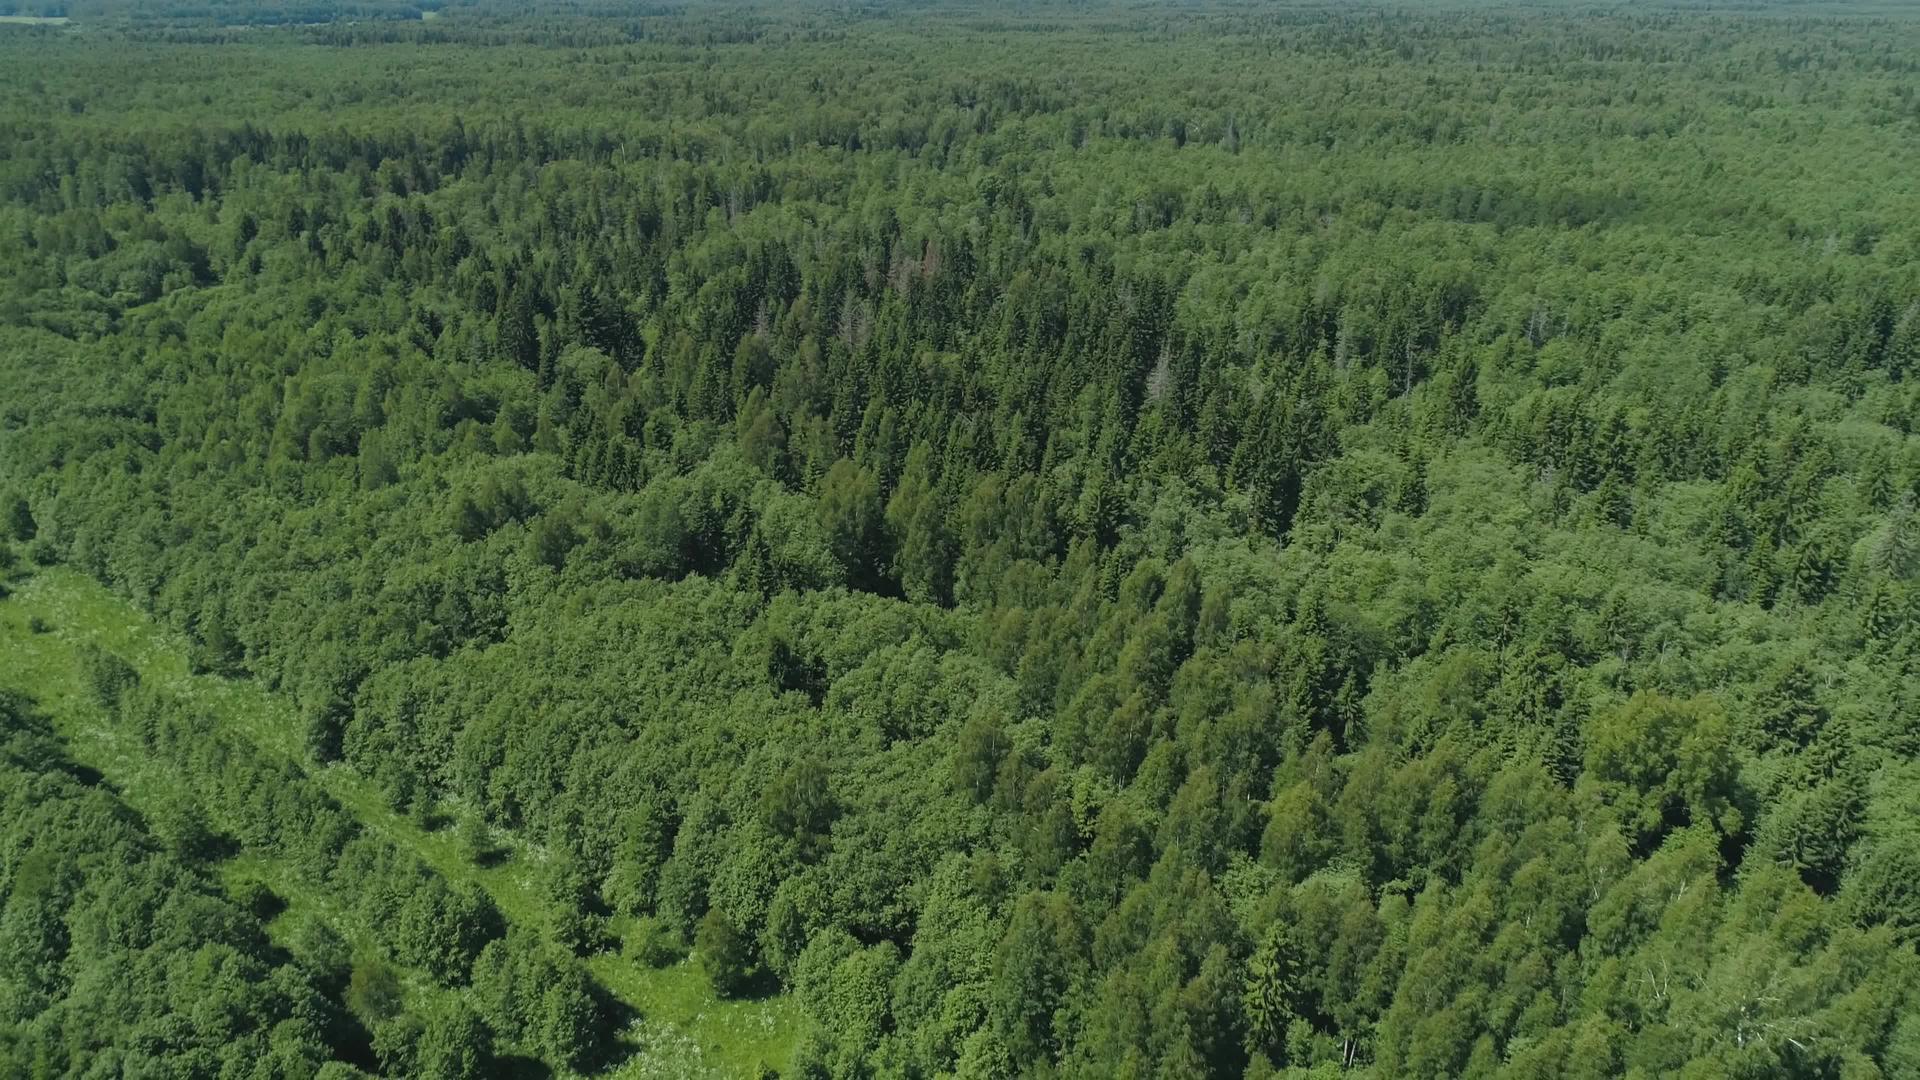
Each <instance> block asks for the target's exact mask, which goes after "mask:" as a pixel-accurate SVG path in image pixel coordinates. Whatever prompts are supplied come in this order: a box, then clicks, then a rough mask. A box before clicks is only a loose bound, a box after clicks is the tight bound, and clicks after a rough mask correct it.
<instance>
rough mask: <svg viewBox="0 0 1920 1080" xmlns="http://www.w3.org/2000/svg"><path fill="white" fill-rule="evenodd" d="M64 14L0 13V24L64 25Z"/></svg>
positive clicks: (65, 18) (65, 22)
mask: <svg viewBox="0 0 1920 1080" xmlns="http://www.w3.org/2000/svg"><path fill="white" fill-rule="evenodd" d="M65 25H67V17H66V16H65V15H0V26H65Z"/></svg>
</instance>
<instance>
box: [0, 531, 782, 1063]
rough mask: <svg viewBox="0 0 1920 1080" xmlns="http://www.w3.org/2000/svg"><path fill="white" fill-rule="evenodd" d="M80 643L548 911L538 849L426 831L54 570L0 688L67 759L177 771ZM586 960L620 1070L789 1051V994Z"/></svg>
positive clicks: (397, 833) (407, 839)
mask: <svg viewBox="0 0 1920 1080" xmlns="http://www.w3.org/2000/svg"><path fill="white" fill-rule="evenodd" d="M33 619H39V620H42V622H43V623H44V624H45V625H46V626H47V627H48V629H47V630H46V632H43V633H35V632H34V631H33V630H32V629H31V627H30V622H31V620H33ZM88 643H92V644H95V645H97V646H99V647H100V648H103V649H106V650H107V651H109V652H112V653H115V654H117V655H118V656H120V657H122V658H123V659H125V660H126V661H127V662H128V663H130V664H132V665H133V666H134V668H135V669H137V670H138V671H139V672H140V677H141V678H142V679H143V680H145V681H148V682H150V683H153V684H155V685H158V686H160V687H162V688H164V689H166V690H168V691H171V692H173V693H175V694H178V695H180V696H181V697H182V698H184V699H186V700H188V701H190V702H192V703H194V704H195V705H196V706H197V707H199V708H201V709H204V710H206V711H207V712H208V713H209V714H210V715H212V716H214V717H215V718H217V719H219V720H220V721H221V722H222V723H223V724H224V725H226V726H227V727H228V728H229V729H230V730H233V731H235V732H238V733H240V734H242V735H245V736H246V737H247V738H248V739H250V740H251V741H252V742H253V743H254V744H255V745H257V746H259V747H260V748H262V749H263V750H265V751H267V752H270V753H276V754H280V755H283V756H285V757H287V758H289V759H291V760H293V761H295V762H298V763H300V764H301V766H302V767H303V768H305V769H306V770H307V773H308V775H309V776H311V777H313V778H314V779H315V781H316V782H317V783H319V784H320V785H321V787H322V788H323V789H325V791H326V792H327V793H328V794H329V795H331V796H333V798H335V799H336V800H338V801H339V802H340V804H341V805H342V806H344V807H346V808H347V809H348V810H349V811H350V812H351V813H353V814H354V815H355V816H356V817H357V818H358V819H359V820H360V821H361V823H362V824H363V825H364V826H365V827H366V828H368V829H370V830H373V831H374V832H377V833H379V834H380V835H383V836H385V837H386V838H388V839H389V840H391V841H393V842H394V843H396V844H398V845H400V846H401V847H403V848H405V849H407V850H409V851H412V852H413V853H415V854H416V855H418V856H419V857H420V858H421V860H422V861H424V862H426V863H427V864H428V865H429V866H431V867H432V868H433V869H434V870H435V871H436V872H438V873H440V874H442V875H444V876H445V877H446V878H447V879H449V880H450V881H471V882H474V883H477V884H478V885H480V886H481V887H482V888H484V889H486V890H487V892H488V893H489V894H490V895H491V896H492V897H493V900H494V903H495V904H496V905H497V906H498V907H499V908H500V910H501V911H502V912H503V913H504V914H505V915H506V916H507V917H508V918H509V919H511V920H513V921H514V922H516V923H520V924H523V925H528V926H540V925H542V924H543V923H544V922H545V921H546V920H545V918H544V915H543V912H542V910H541V904H540V899H539V893H538V891H537V884H536V881H535V875H534V874H533V873H532V872H531V867H532V866H533V865H534V864H535V863H537V861H538V860H539V858H540V856H541V853H540V852H539V851H538V850H537V849H534V848H531V847H529V846H527V845H525V844H519V843H513V842H511V840H512V838H506V839H508V840H509V843H507V844H506V845H504V846H505V848H506V850H507V851H508V853H509V854H508V857H507V858H505V859H504V860H502V861H500V862H499V863H497V864H495V865H493V866H489V867H485V868H482V867H478V866H475V865H474V864H473V863H472V862H471V861H469V859H468V858H467V856H466V853H465V851H464V849H463V846H462V844H461V842H460V840H459V839H458V837H457V836H456V835H455V834H454V831H453V830H451V829H441V830H439V831H437V832H429V831H427V830H426V829H424V828H422V827H421V826H420V825H419V824H418V823H417V822H415V821H413V820H412V819H410V818H408V817H406V816H404V815H401V814H398V813H395V812H394V811H393V810H392V809H391V808H389V807H388V806H387V804H386V802H385V800H384V799H383V798H382V797H381V795H380V793H379V791H378V789H377V788H376V787H375V786H374V785H373V784H372V783H371V782H370V781H368V780H366V779H365V778H363V777H361V776H359V775H358V774H356V773H354V772H353V771H352V770H350V769H348V768H345V767H343V766H332V767H328V768H314V767H311V766H310V765H309V764H308V762H307V761H306V760H305V756H304V753H303V749H302V747H301V744H300V736H299V727H298V725H297V724H295V723H294V721H293V715H292V710H291V708H290V706H289V705H288V703H287V702H285V701H283V700H281V699H279V698H278V697H276V696H274V695H272V694H269V693H267V692H266V691H265V690H263V689H262V688H261V687H260V686H258V685H257V684H255V683H252V682H250V681H247V680H244V679H242V680H232V679H223V678H220V677H218V676H213V675H196V674H194V673H193V672H192V671H190V670H189V668H188V666H187V660H186V657H187V650H186V647H185V643H184V642H183V641H181V640H180V638H179V637H178V635H176V634H173V633H172V632H170V631H168V630H167V629H166V628H164V627H162V626H159V625H157V624H155V623H154V622H153V621H152V620H150V619H148V618H147V617H146V616H145V615H143V614H142V613H141V612H139V611H138V610H137V609H135V608H134V607H133V606H132V605H131V604H128V603H127V602H125V601H123V600H121V599H119V598H118V597H115V596H114V595H113V594H111V593H110V592H108V591H107V590H106V589H105V588H103V587H102V586H101V585H99V584H98V583H97V582H94V581H92V580H91V579H89V578H87V577H85V576H84V575H82V574H79V573H77V572H75V571H72V570H69V569H66V568H64V567H56V568H52V569H48V570H44V571H41V572H39V573H37V574H35V575H34V576H33V577H31V578H28V579H26V580H24V581H20V582H17V583H15V586H14V594H13V596H12V598H11V599H9V600H7V601H5V602H0V648H3V649H4V656H5V662H4V663H0V686H8V687H13V688H17V689H21V690H25V691H27V692H29V693H31V694H32V695H34V696H35V697H36V698H38V699H39V700H40V702H41V705H42V707H43V708H45V709H46V710H47V711H48V713H49V714H50V715H51V716H52V717H53V720H54V723H55V724H56V725H57V726H58V727H59V729H60V731H61V734H62V735H63V736H64V737H65V738H66V739H67V740H68V741H69V743H70V745H71V747H72V752H73V754H74V755H75V757H77V758H79V759H80V760H82V761H84V762H85V763H87V764H89V765H91V766H93V767H95V768H98V769H99V770H100V771H101V772H103V773H105V774H107V775H108V776H109V777H110V778H112V779H113V780H114V782H115V783H116V784H118V785H119V786H120V787H121V788H122V789H123V790H124V791H125V792H126V794H127V795H128V797H129V799H130V801H132V802H133V803H134V804H135V805H136V806H137V805H138V804H139V801H140V799H139V791H140V789H141V788H142V787H143V786H147V785H160V784H167V783H178V782H179V780H180V778H178V777H173V776H170V775H166V774H164V772H163V771H162V770H160V769H159V768H158V767H157V766H155V765H153V764H152V763H150V762H148V761H146V760H144V759H143V758H140V757H139V755H137V754H136V753H134V747H133V746H132V743H131V740H130V739H127V738H126V737H124V736H122V735H120V734H119V733H117V732H115V731H114V730H112V728H111V726H110V725H108V724H107V723H105V721H104V720H103V719H102V718H101V717H100V715H99V712H98V710H97V709H94V708H92V707H91V706H90V704H89V703H88V702H87V701H86V699H85V697H84V696H83V693H82V684H81V680H80V667H79V658H80V650H81V647H82V646H84V645H86V644H88ZM249 859H250V861H249V862H248V863H246V864H245V865H243V866H240V867H234V868H230V869H229V870H228V871H227V872H229V873H252V874H254V876H257V877H259V878H261V879H262V880H263V881H266V882H268V883H269V884H270V885H271V886H272V887H273V888H274V889H275V891H276V892H277V893H279V894H280V895H282V896H283V897H284V898H285V899H286V900H287V901H288V902H289V904H290V905H291V906H290V911H294V910H305V909H307V908H309V907H318V908H319V909H320V910H321V911H326V910H329V906H328V905H329V903H330V901H329V898H327V897H325V896H320V895H313V894H312V893H311V891H309V890H303V889H301V888H298V887H297V886H295V885H294V884H292V881H291V879H292V875H291V874H284V873H279V872H277V871H276V869H275V868H274V867H273V866H271V865H270V862H268V861H264V860H260V859H258V858H255V857H251V856H250V857H249ZM284 918H285V916H282V919H284ZM278 921H280V920H276V922H278ZM588 965H589V967H590V969H591V970H592V972H593V975H594V977H595V978H597V979H598V980H600V982H601V983H602V984H604V985H605V986H606V987H607V989H608V990H610V991H612V992H613V994H614V995H615V996H616V997H618V998H619V999H620V1000H621V1001H623V1002H625V1003H626V1004H628V1005H630V1006H632V1007H633V1008H634V1009H636V1010H637V1011H638V1012H639V1013H640V1015H641V1016H642V1017H643V1018H644V1019H643V1020H641V1021H640V1022H639V1023H638V1024H637V1025H636V1027H635V1029H634V1030H632V1031H630V1032H627V1033H625V1036H624V1038H625V1040H626V1041H628V1042H629V1043H630V1044H631V1045H632V1047H633V1049H634V1053H633V1056H631V1057H629V1058H628V1059H627V1060H626V1061H625V1062H624V1063H623V1064H622V1066H621V1067H620V1068H619V1069H618V1070H617V1071H616V1073H615V1075H617V1076H622V1077H654V1076H659V1077H667V1076H673V1077H690V1076H699V1075H710V1076H722V1077H728V1076H752V1075H754V1074H755V1073H756V1072H757V1070H758V1069H759V1068H760V1066H761V1065H763V1064H767V1065H773V1066H775V1067H783V1066H785V1065H786V1064H787V1062H788V1061H790V1060H791V1058H792V1055H793V1047H794V1037H795V1030H796V1028H797V1026H798V1025H797V1019H798V1015H797V1011H796V1009H795V1007H794V1004H793V1002H792V1000H791V999H790V998H787V997H785V996H782V997H776V998H772V999H768V1000H764V1001H746V1002H739V1001H721V1000H719V999H717V998H715V997H714V996H713V994H712V993H711V991H710V990H709V989H708V987H707V985H706V980H705V978H704V977H703V976H702V975H701V974H700V971H699V969H698V967H697V966H696V965H695V964H694V963H693V962H691V961H688V962H683V963H680V964H677V965H674V966H672V967H669V968H665V969H660V970H654V969H649V968H646V967H643V966H641V965H638V964H635V963H632V962H630V961H627V960H625V959H623V958H622V957H620V956H618V955H617V954H613V953H603V954H600V955H597V956H594V957H592V958H590V960H589V961H588Z"/></svg>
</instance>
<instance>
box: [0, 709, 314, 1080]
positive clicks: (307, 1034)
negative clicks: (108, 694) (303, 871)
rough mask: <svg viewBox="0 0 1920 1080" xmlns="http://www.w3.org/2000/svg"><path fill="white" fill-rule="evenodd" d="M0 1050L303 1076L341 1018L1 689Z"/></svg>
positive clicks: (59, 1060)
mask: <svg viewBox="0 0 1920 1080" xmlns="http://www.w3.org/2000/svg"><path fill="white" fill-rule="evenodd" d="M0 821H4V822H5V823H6V825H5V828H4V829H0V932H4V934H5V938H6V942H7V945H6V948H5V949H4V950H0V1061H5V1062H6V1063H7V1066H8V1069H9V1071H10V1072H15V1073H17V1074H18V1075H22V1076H65V1075H81V1074H83V1073H86V1072H88V1071H93V1070H100V1069H106V1070H109V1071H115V1072H124V1073H129V1074H135V1073H148V1072H164V1073H168V1074H177V1073H182V1072H186V1073H194V1074H199V1075H206V1076H219V1075H282V1076H313V1075H315V1074H316V1070H319V1069H321V1067H322V1066H323V1065H324V1064H327V1063H329V1061H330V1059H331V1058H332V1057H333V1049H332V1048H333V1047H335V1046H339V1045H343V1044H350V1043H351V1041H352V1036H351V1034H350V1032H348V1031H346V1030H344V1029H346V1028H347V1027H349V1026H350V1025H351V1020H350V1019H349V1017H347V1016H346V1015H345V1014H344V1012H343V1010H341V1008H340V1007H339V1006H338V1004H337V1003H336V1002H335V1001H334V1000H332V999H330V998H329V997H328V996H327V995H326V994H325V993H324V992H323V990H322V988H321V985H320V984H321V982H322V981H323V977H322V976H321V975H320V974H319V973H317V972H314V971H311V970H309V969H307V968H306V967H304V966H303V965H301V964H299V963H297V962H295V963H289V962H288V960H287V958H286V957H285V956H284V954H280V953H278V952H277V950H275V949H274V948H273V946H272V945H271V944H270V943H269V942H268V941H267V938H266V935H265V934H264V933H263V932H262V931H261V927H260V924H259V922H258V921H257V919H256V917H255V915H254V914H253V913H252V912H249V911H246V910H243V909H242V908H240V907H238V906H236V905H235V904H234V903H232V902H231V901H229V900H228V899H227V898H226V897H225V896H223V895H222V894H221V893H220V891H219V890H217V889H216V888H214V887H213V886H212V885H211V884H210V883H209V882H208V880H207V879H206V878H205V877H204V876H202V875H201V874H200V872H199V871H198V870H197V869H195V868H194V866H193V865H192V864H191V863H184V862H182V861H180V860H179V859H178V858H176V857H175V856H174V855H172V854H170V853H169V851H168V850H167V849H166V848H165V847H163V845H162V843H161V842H160V841H159V840H158V839H156V838H155V837H154V836H152V835H151V834H150V833H148V831H147V829H146V827H145V823H144V822H143V821H142V819H141V817H140V816H139V815H136V814H135V813H133V812H132V811H131V810H129V809H128V808H127V807H126V805H125V804H123V803H122V802H120V800H119V799H117V798H116V797H115V796H114V794H113V793H112V792H111V791H110V790H109V789H107V788H106V787H104V786H102V785H101V784H100V777H99V776H98V775H97V774H94V773H91V772H90V771H88V770H86V769H84V768H82V767H80V766H78V765H75V764H74V763H73V762H71V761H69V760H68V759H67V758H66V756H65V754H64V752H63V750H62V748H61V746H60V744H59V743H58V742H57V741H56V740H55V739H54V738H53V737H52V736H51V734H50V733H49V731H48V730H47V725H46V723H45V721H44V719H42V718H41V717H40V716H38V714H37V713H36V712H35V711H34V708H33V705H32V703H31V702H30V701H29V700H28V699H26V698H24V697H22V696H20V695H18V694H15V693H12V692H10V691H9V692H7V693H4V694H0Z"/></svg>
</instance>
